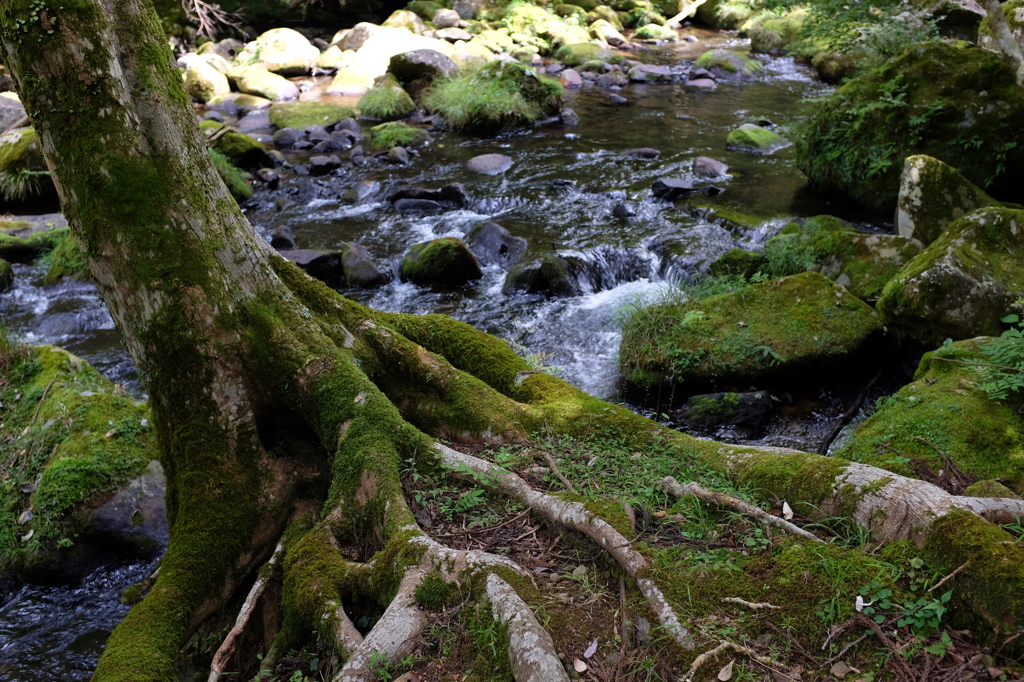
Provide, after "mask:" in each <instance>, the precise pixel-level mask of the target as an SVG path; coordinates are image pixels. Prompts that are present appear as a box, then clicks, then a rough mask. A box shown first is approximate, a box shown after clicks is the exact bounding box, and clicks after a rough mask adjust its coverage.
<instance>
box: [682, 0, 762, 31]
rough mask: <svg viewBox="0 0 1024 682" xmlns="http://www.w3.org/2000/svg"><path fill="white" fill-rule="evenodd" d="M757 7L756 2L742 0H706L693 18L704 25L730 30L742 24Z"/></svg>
mask: <svg viewBox="0 0 1024 682" xmlns="http://www.w3.org/2000/svg"><path fill="white" fill-rule="evenodd" d="M759 9H760V7H759V5H758V4H757V3H755V2H746V1H744V0H707V1H706V2H704V3H702V4H701V5H700V6H699V7H698V8H697V12H696V14H695V15H694V18H695V19H696V20H697V22H698V23H700V24H703V25H704V26H708V27H710V28H717V29H726V30H730V29H737V28H739V27H740V26H742V25H743V23H744V22H746V21H747V20H748V19H750V17H751V16H753V14H754V12H756V11H758V10H759Z"/></svg>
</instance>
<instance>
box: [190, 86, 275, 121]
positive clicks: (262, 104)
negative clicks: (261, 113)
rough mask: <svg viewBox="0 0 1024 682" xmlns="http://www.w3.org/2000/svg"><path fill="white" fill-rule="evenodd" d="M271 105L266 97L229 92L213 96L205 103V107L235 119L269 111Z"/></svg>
mask: <svg viewBox="0 0 1024 682" xmlns="http://www.w3.org/2000/svg"><path fill="white" fill-rule="evenodd" d="M271 104H273V102H271V101H270V100H269V99H267V98H266V97H258V96H256V95H247V94H245V93H244V92H229V93H226V94H223V95H214V96H213V98H212V99H210V101H209V102H207V103H206V106H207V108H209V109H213V110H215V111H220V112H223V113H224V114H227V115H228V116H234V117H236V118H237V117H240V116H245V115H246V114H249V113H251V112H253V111H258V110H260V109H269V108H270V105H271Z"/></svg>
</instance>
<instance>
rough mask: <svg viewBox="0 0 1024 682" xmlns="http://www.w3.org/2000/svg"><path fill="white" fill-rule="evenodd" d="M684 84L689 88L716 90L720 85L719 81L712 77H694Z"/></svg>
mask: <svg viewBox="0 0 1024 682" xmlns="http://www.w3.org/2000/svg"><path fill="white" fill-rule="evenodd" d="M683 85H685V86H686V87H688V88H700V89H701V90H714V89H716V88H717V87H718V83H717V82H715V81H714V80H712V79H710V78H692V79H690V80H688V81H686V82H685V83H684V84H683Z"/></svg>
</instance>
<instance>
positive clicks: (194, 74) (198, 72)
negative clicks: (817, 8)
mask: <svg viewBox="0 0 1024 682" xmlns="http://www.w3.org/2000/svg"><path fill="white" fill-rule="evenodd" d="M185 92H187V93H188V95H189V97H191V98H192V101H194V102H208V101H210V100H211V99H212V98H213V97H215V96H217V95H224V94H227V93H229V92H231V84H230V83H228V77H227V76H225V75H224V74H223V73H221V72H220V71H218V70H217V69H215V68H214V67H213V66H211V65H210V63H209V62H207V61H206V60H203V59H196V60H193V61H192V63H191V64H189V67H188V68H187V69H185Z"/></svg>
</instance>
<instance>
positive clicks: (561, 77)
mask: <svg viewBox="0 0 1024 682" xmlns="http://www.w3.org/2000/svg"><path fill="white" fill-rule="evenodd" d="M558 82H559V83H561V84H562V87H563V88H578V87H580V86H582V85H583V76H581V75H580V72H579V71H577V70H576V69H565V70H564V71H562V72H561V73H560V74H558Z"/></svg>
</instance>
